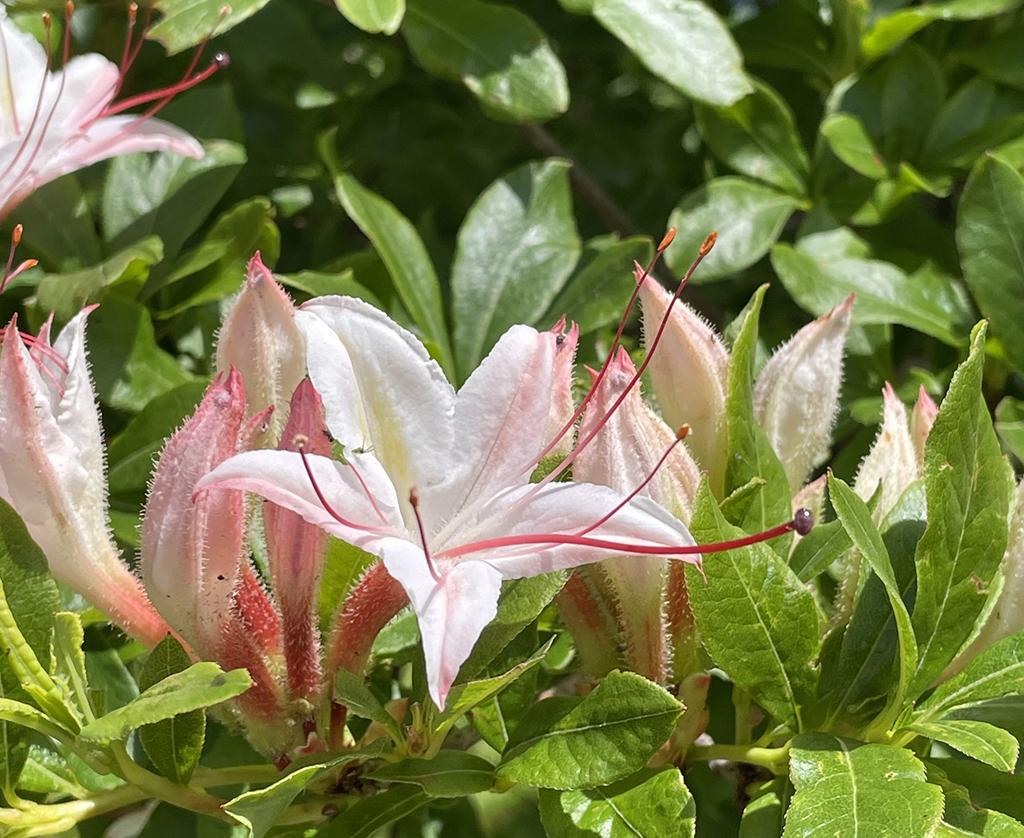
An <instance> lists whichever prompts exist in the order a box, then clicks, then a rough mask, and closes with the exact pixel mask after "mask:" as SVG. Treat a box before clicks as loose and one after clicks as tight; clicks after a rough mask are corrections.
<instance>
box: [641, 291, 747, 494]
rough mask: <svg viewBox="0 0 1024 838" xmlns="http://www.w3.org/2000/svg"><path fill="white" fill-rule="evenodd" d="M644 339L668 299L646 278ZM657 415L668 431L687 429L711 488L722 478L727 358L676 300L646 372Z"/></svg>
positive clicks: (660, 317) (689, 310)
mask: <svg viewBox="0 0 1024 838" xmlns="http://www.w3.org/2000/svg"><path fill="white" fill-rule="evenodd" d="M640 300H641V303H642V305H643V317H644V336H645V339H646V340H648V341H650V340H651V339H652V338H653V336H654V334H655V332H656V331H657V330H658V327H659V324H660V323H661V321H662V320H663V319H664V317H665V313H666V311H667V310H668V305H669V303H670V302H671V300H672V295H671V294H670V293H669V292H668V291H666V290H665V289H664V288H662V287H661V286H660V285H659V284H658V283H657V282H655V281H654V280H653V279H650V278H648V279H647V280H646V281H645V282H644V283H643V286H642V287H641V289H640ZM647 370H648V372H649V374H650V376H651V384H652V385H653V387H654V394H655V396H656V397H657V399H658V405H659V406H660V407H661V415H662V417H663V418H664V419H665V421H666V422H667V423H668V424H669V425H670V426H672V427H674V428H679V427H682V426H683V425H689V426H690V427H691V428H693V442H692V443H691V445H690V449H691V451H692V452H693V456H694V457H695V458H696V460H697V462H698V463H700V465H701V466H702V467H703V468H704V469H705V470H706V471H707V472H708V474H709V475H710V477H711V482H712V486H714V487H715V488H716V490H717V489H721V487H722V485H723V481H724V479H725V399H726V388H727V387H728V380H729V353H728V351H727V350H726V348H725V345H724V344H723V343H722V341H721V339H720V338H719V336H718V334H717V333H716V332H715V330H714V329H713V328H712V327H711V325H710V324H708V322H707V321H706V320H704V318H702V317H701V316H700V315H699V314H697V312H695V311H694V310H693V309H692V308H690V307H689V306H688V305H686V304H685V303H683V302H682V301H679V300H677V301H676V303H675V305H674V306H673V307H672V312H671V314H669V320H668V325H667V326H666V328H665V332H664V335H663V337H662V340H661V345H660V346H659V347H658V351H657V352H656V353H655V354H654V357H653V358H652V359H651V362H650V365H649V366H648V368H647Z"/></svg>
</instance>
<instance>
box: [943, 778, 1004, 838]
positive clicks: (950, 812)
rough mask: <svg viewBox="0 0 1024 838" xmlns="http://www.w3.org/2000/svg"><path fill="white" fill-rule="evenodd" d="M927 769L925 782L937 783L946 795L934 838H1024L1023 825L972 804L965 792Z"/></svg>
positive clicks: (962, 788)
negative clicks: (940, 820) (940, 821)
mask: <svg viewBox="0 0 1024 838" xmlns="http://www.w3.org/2000/svg"><path fill="white" fill-rule="evenodd" d="M938 773H939V772H938V771H937V770H936V769H935V768H934V767H933V766H929V771H928V779H929V780H930V781H931V782H934V783H936V784H937V785H938V786H939V787H940V788H941V789H942V793H943V794H944V795H945V798H946V801H945V811H944V812H943V813H942V823H941V824H939V831H938V832H936V833H935V836H936V838H963V836H972V835H978V836H982V838H1024V825H1022V824H1021V823H1020V822H1018V821H1016V820H1014V819H1013V818H1011V817H1009V816H1007V815H1004V814H1003V813H1002V812H993V811H992V810H991V809H982V808H980V807H978V806H975V805H974V804H973V803H972V802H971V797H970V795H969V794H968V793H967V789H965V788H964V787H963V786H960V785H957V784H956V783H952V782H949V781H948V780H946V779H945V778H944V777H943V778H937V777H933V775H935V774H938Z"/></svg>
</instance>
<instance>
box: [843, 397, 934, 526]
mask: <svg viewBox="0 0 1024 838" xmlns="http://www.w3.org/2000/svg"><path fill="white" fill-rule="evenodd" d="M920 473H921V472H920V468H919V466H918V463H917V455H916V454H915V453H914V441H913V440H912V439H911V438H910V428H909V423H908V420H907V409H906V408H905V407H904V406H903V402H901V401H900V400H899V397H898V396H897V395H896V393H895V391H894V390H893V389H892V385H891V384H889V383H888V382H887V383H886V385H885V387H884V388H883V390H882V426H881V427H880V428H879V429H878V436H876V437H875V442H874V444H873V445H872V446H871V450H870V451H869V452H868V454H867V456H866V457H865V458H864V459H863V460H861V464H860V468H859V469H858V471H857V479H856V480H855V481H854V484H853V489H854V491H855V492H856V493H857V494H858V495H860V497H862V498H863V499H864V500H869V499H870V498H871V497H872V496H873V495H874V493H875V491H876V490H877V488H878V486H879V484H881V487H882V494H881V497H880V498H879V500H878V506H877V507H876V508H875V513H874V518H875V521H876V522H881V521H882V519H883V518H885V516H886V515H887V514H888V512H889V510H890V509H892V508H893V506H894V505H895V504H896V501H897V500H899V497H900V495H902V494H903V492H904V490H905V489H906V488H907V487H908V486H909V485H910V484H911V483H913V482H914V481H915V480H916V479H917V478H918V477H919V476H920Z"/></svg>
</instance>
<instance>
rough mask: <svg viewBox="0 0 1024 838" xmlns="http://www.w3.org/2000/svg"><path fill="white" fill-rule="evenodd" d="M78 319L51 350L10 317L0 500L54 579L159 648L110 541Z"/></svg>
mask: <svg viewBox="0 0 1024 838" xmlns="http://www.w3.org/2000/svg"><path fill="white" fill-rule="evenodd" d="M90 311H91V309H86V310H85V311H82V312H81V313H80V314H78V315H76V316H75V317H74V318H73V319H72V320H71V322H70V323H68V325H67V326H65V327H64V329H63V330H62V331H61V333H60V336H59V337H58V338H57V340H56V342H54V343H53V344H51V343H50V328H51V324H50V321H49V320H48V321H47V322H46V323H44V324H43V327H42V329H41V330H40V332H39V334H38V335H36V336H35V337H33V336H31V335H23V334H22V333H20V332H19V331H18V327H17V319H16V318H15V319H12V320H11V322H10V323H9V324H8V326H7V328H6V329H5V330H4V332H3V343H2V349H0V497H2V498H3V499H4V500H5V501H6V502H7V503H8V504H10V505H11V506H12V507H13V508H14V510H15V512H17V513H18V515H19V516H20V517H21V518H22V520H23V521H24V522H25V526H26V527H27V528H28V531H29V534H30V535H31V536H32V538H33V539H34V540H35V542H36V543H37V544H38V545H39V547H40V548H41V549H42V551H43V553H44V555H45V556H46V560H47V562H48V564H49V566H50V571H51V572H52V573H53V575H54V576H55V577H56V578H57V579H58V580H59V581H61V582H63V583H64V584H66V585H68V586H70V587H71V588H73V589H74V590H76V591H78V592H79V593H81V594H82V595H83V596H85V597H86V598H88V599H89V601H90V602H92V603H93V604H94V605H95V606H96V607H98V608H99V609H101V610H102V611H104V612H105V613H106V614H107V615H108V616H109V617H110V618H111V619H112V620H113V621H114V622H115V623H117V624H118V625H119V626H121V628H123V629H124V630H125V631H127V632H128V633H129V634H131V635H133V636H134V637H136V638H138V639H139V640H141V641H142V642H143V643H145V644H147V645H149V646H154V645H156V644H157V643H159V642H160V640H162V639H163V637H164V636H165V635H166V634H167V632H168V627H167V624H166V623H165V622H164V621H163V620H162V619H161V618H160V616H159V615H158V614H157V612H156V611H155V610H154V609H153V606H152V605H151V604H150V602H149V600H148V599H147V598H146V595H145V594H144V593H143V590H142V587H141V585H140V584H139V580H138V579H137V578H136V577H135V575H134V574H133V573H132V572H131V571H130V570H129V568H128V566H127V565H125V564H124V562H122V561H121V557H120V554H119V552H118V550H117V547H116V546H115V545H114V542H113V540H112V539H111V536H110V526H109V523H108V519H107V490H106V483H105V480H104V452H103V436H102V431H101V428H100V418H99V413H98V411H97V409H96V397H95V394H94V392H93V385H92V379H91V378H90V375H89V364H88V360H87V357H86V345H85V323H86V318H87V317H88V315H89V312H90Z"/></svg>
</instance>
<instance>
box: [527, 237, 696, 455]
mask: <svg viewBox="0 0 1024 838" xmlns="http://www.w3.org/2000/svg"><path fill="white" fill-rule="evenodd" d="M675 237H676V228H675V227H669V229H668V232H667V233H665V236H664V238H662V240H661V243H660V244H659V245H658V249H657V250H655V251H654V255H653V256H652V257H651V261H650V262H648V263H647V267H646V268H644V270H643V273H642V274H641V275H640V278H639V279H638V280H637V281H636V284H635V287H634V288H633V294H632V295H631V296H630V298H629V302H628V303H626V309H625V311H623V312H622V317H621V318H619V325H618V328H617V329H616V330H615V336H614V337H613V338H612V342H611V346H610V347H609V348H608V357H607V358H605V360H604V363H603V364H602V365H601V370H600V372H598V374H597V378H595V379H594V382H593V384H591V386H590V389H589V390H588V391H587V393H586V395H584V397H583V401H581V402H580V406H579V407H577V408H576V410H575V411H574V412H573V414H572V416H570V417H569V420H568V421H567V422H566V423H565V424H564V425H563V426H562V428H561V430H559V432H558V433H557V434H555V436H554V438H553V439H552V440H551V441H550V442H549V443H548V444H547V445H546V446H544V450H543V451H541V452H540V454H539V455H538V456H537V462H536V463H533V464H531V466H530V467H529V468H528V469H527V470H526V471H527V472H530V471H533V469H534V468H536V465H537V463H539V462H540V461H541V460H543V459H544V458H545V457H546V456H547V455H548V454H550V453H551V452H552V451H553V450H554V448H555V446H556V445H558V443H559V442H561V441H562V439H563V438H564V437H565V435H566V434H567V433H569V431H571V430H572V428H573V426H574V425H575V424H576V421H577V420H578V419H579V418H580V417H581V416H582V415H583V411H584V410H586V409H587V405H588V404H590V400H591V399H592V398H593V397H594V394H595V393H596V392H597V388H598V387H600V386H601V382H602V381H603V380H604V377H605V375H606V374H607V372H608V368H609V367H610V366H611V363H612V358H614V357H615V351H616V350H617V349H618V348H619V343H620V342H621V341H622V334H623V332H625V330H626V323H627V322H629V316H630V314H632V312H633V306H634V305H636V300H637V297H639V296H640V288H641V287H642V286H643V284H644V282H646V281H647V277H649V276H650V275H651V272H652V271H653V270H654V269H655V267H656V266H657V264H658V260H659V259H661V254H662V253H664V252H665V251H666V250H667V249H668V246H669V245H670V244H672V240H673V239H675ZM564 320H565V318H562V322H563V323H564Z"/></svg>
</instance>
